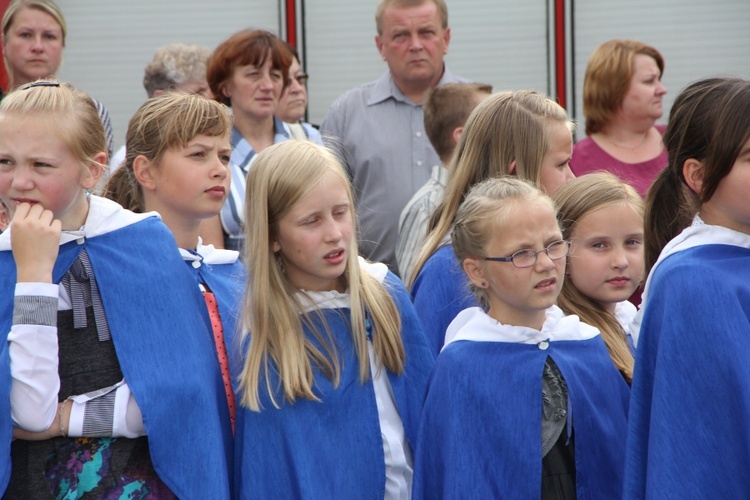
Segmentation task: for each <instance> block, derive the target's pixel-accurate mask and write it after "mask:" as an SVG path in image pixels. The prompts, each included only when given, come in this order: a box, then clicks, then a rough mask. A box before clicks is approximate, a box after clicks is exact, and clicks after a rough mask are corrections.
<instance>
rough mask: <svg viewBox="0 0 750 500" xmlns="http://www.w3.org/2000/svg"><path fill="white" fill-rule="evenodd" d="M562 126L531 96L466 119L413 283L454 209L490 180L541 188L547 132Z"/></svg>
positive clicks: (499, 96) (499, 102)
mask: <svg viewBox="0 0 750 500" xmlns="http://www.w3.org/2000/svg"><path fill="white" fill-rule="evenodd" d="M559 123H563V124H565V125H566V126H567V127H568V129H572V126H573V125H572V123H571V121H570V119H569V118H568V115H567V113H566V112H565V110H564V109H563V108H562V107H561V106H560V105H559V104H557V103H556V102H554V101H553V100H551V99H549V98H547V97H546V96H544V95H543V94H539V93H537V92H534V91H533V90H519V91H516V92H509V91H508V92H498V93H496V94H493V95H491V96H489V97H487V98H486V99H484V100H483V101H482V102H481V103H480V104H479V105H478V106H477V107H476V109H474V112H473V113H472V114H471V116H469V119H468V120H467V122H466V126H465V127H464V130H463V133H462V134H461V137H460V139H459V140H458V145H457V146H456V150H455V152H454V153H453V157H452V158H451V161H450V165H449V166H448V170H449V171H450V175H449V178H448V185H447V186H446V188H445V194H444V195H443V201H442V202H441V203H440V205H439V206H438V207H437V209H435V213H434V214H433V216H432V219H431V220H430V232H429V233H428V234H427V237H426V239H425V243H424V245H423V246H422V249H421V251H420V252H419V255H418V257H417V261H416V264H415V266H414V270H413V271H412V274H411V283H410V284H413V283H414V280H415V279H416V277H417V275H419V271H420V270H421V269H422V266H424V264H425V262H427V259H429V258H430V256H431V255H432V254H433V253H435V251H436V250H437V249H438V248H439V247H440V246H441V245H443V240H444V239H445V236H446V235H447V234H448V232H449V231H450V230H451V227H452V226H453V220H454V218H455V216H456V211H457V210H458V206H459V205H460V204H461V202H462V201H463V200H464V197H465V196H466V194H467V193H468V191H469V189H470V188H471V187H472V186H474V185H475V184H477V183H479V182H481V181H483V180H485V179H488V178H490V177H500V176H502V175H509V174H511V172H510V166H511V164H512V163H513V162H514V161H515V169H514V171H513V175H515V176H517V177H519V178H520V179H525V180H528V181H531V182H532V183H533V184H534V185H535V186H537V187H540V186H541V172H542V160H543V159H544V155H545V154H547V151H548V150H549V146H550V136H551V133H552V132H551V130H553V127H554V125H556V124H559Z"/></svg>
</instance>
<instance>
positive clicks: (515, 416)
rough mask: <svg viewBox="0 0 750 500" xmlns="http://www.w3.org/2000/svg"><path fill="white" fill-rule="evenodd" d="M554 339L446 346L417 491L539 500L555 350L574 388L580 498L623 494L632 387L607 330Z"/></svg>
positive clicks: (417, 494) (432, 390)
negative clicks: (547, 373) (545, 375)
mask: <svg viewBox="0 0 750 500" xmlns="http://www.w3.org/2000/svg"><path fill="white" fill-rule="evenodd" d="M548 345H549V347H548V348H547V349H546V350H541V349H540V348H539V347H537V345H534V344H520V343H510V342H473V341H465V340H464V341H457V342H454V343H452V344H450V345H448V346H447V347H446V348H445V349H444V350H443V351H442V352H441V353H440V356H438V359H437V362H436V364H435V368H434V369H433V372H432V376H431V379H430V383H429V388H428V392H427V398H426V400H425V406H424V409H423V412H422V422H421V424H420V429H419V438H418V440H417V449H416V453H415V457H414V490H413V498H415V499H422V498H424V499H435V498H512V499H531V498H540V496H541V484H542V431H541V429H542V422H541V419H542V370H543V368H544V364H545V362H546V359H547V356H550V357H551V358H552V359H553V360H554V361H555V363H556V364H557V366H558V368H559V369H560V372H561V373H562V375H563V377H564V378H565V382H566V384H567V386H568V391H569V398H570V399H569V409H570V413H569V414H568V418H569V420H568V423H569V424H570V422H571V419H572V423H573V432H574V436H575V437H574V439H575V450H576V452H575V460H576V489H577V495H578V498H579V500H583V499H592V500H593V499H597V500H598V499H604V498H620V496H621V493H622V473H623V467H624V454H625V433H626V426H627V423H626V418H627V412H628V399H627V398H628V388H627V384H626V383H625V382H624V381H623V379H622V377H621V376H620V374H619V373H618V371H617V369H616V368H615V367H614V365H613V364H612V361H611V360H610V357H609V353H608V352H607V349H606V347H605V345H604V342H603V341H602V340H601V338H600V337H599V336H596V337H594V338H591V339H588V340H578V341H556V342H550V343H549V344H548ZM571 413H572V415H571Z"/></svg>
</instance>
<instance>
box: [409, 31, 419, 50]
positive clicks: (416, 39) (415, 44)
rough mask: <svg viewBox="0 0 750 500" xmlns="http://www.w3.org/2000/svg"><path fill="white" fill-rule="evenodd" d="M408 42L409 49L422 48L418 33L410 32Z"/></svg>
mask: <svg viewBox="0 0 750 500" xmlns="http://www.w3.org/2000/svg"><path fill="white" fill-rule="evenodd" d="M409 40H410V42H411V43H410V44H409V50H414V51H418V50H422V39H421V38H420V37H419V33H412V35H411V37H410V38H409Z"/></svg>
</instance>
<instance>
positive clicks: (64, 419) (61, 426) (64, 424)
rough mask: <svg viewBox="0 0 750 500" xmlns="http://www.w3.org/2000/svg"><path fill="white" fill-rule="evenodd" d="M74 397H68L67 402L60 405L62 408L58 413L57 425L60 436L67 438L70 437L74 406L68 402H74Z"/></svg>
mask: <svg viewBox="0 0 750 500" xmlns="http://www.w3.org/2000/svg"><path fill="white" fill-rule="evenodd" d="M72 400H73V396H68V397H67V399H65V401H63V402H62V403H60V408H59V409H58V412H57V424H58V431H59V434H58V436H62V437H66V436H67V435H68V429H69V427H70V410H71V408H72V406H73V404H72V403H71V404H68V401H72Z"/></svg>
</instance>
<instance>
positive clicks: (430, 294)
mask: <svg viewBox="0 0 750 500" xmlns="http://www.w3.org/2000/svg"><path fill="white" fill-rule="evenodd" d="M411 296H412V300H413V301H414V309H416V310H417V315H419V318H420V319H421V320H422V324H423V325H424V330H425V335H427V340H428V341H429V342H430V344H431V345H432V352H433V354H434V355H435V356H437V355H438V354H439V353H440V349H442V348H443V344H444V343H445V331H446V330H447V329H448V325H450V324H451V321H453V320H454V319H455V318H456V316H457V315H458V313H460V312H461V311H463V310H464V309H466V308H469V307H478V306H479V303H478V302H477V299H476V298H475V297H474V294H473V293H471V290H470V289H469V278H468V277H467V276H466V273H464V270H463V268H462V267H461V265H460V264H459V262H458V259H457V258H456V254H455V252H454V251H453V247H452V246H450V245H446V246H444V247H442V248H440V249H438V251H437V252H435V253H434V254H432V256H431V257H430V258H429V259H428V260H427V262H425V265H424V266H423V267H422V270H421V271H420V272H419V275H418V276H417V279H416V280H414V286H412V289H411Z"/></svg>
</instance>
